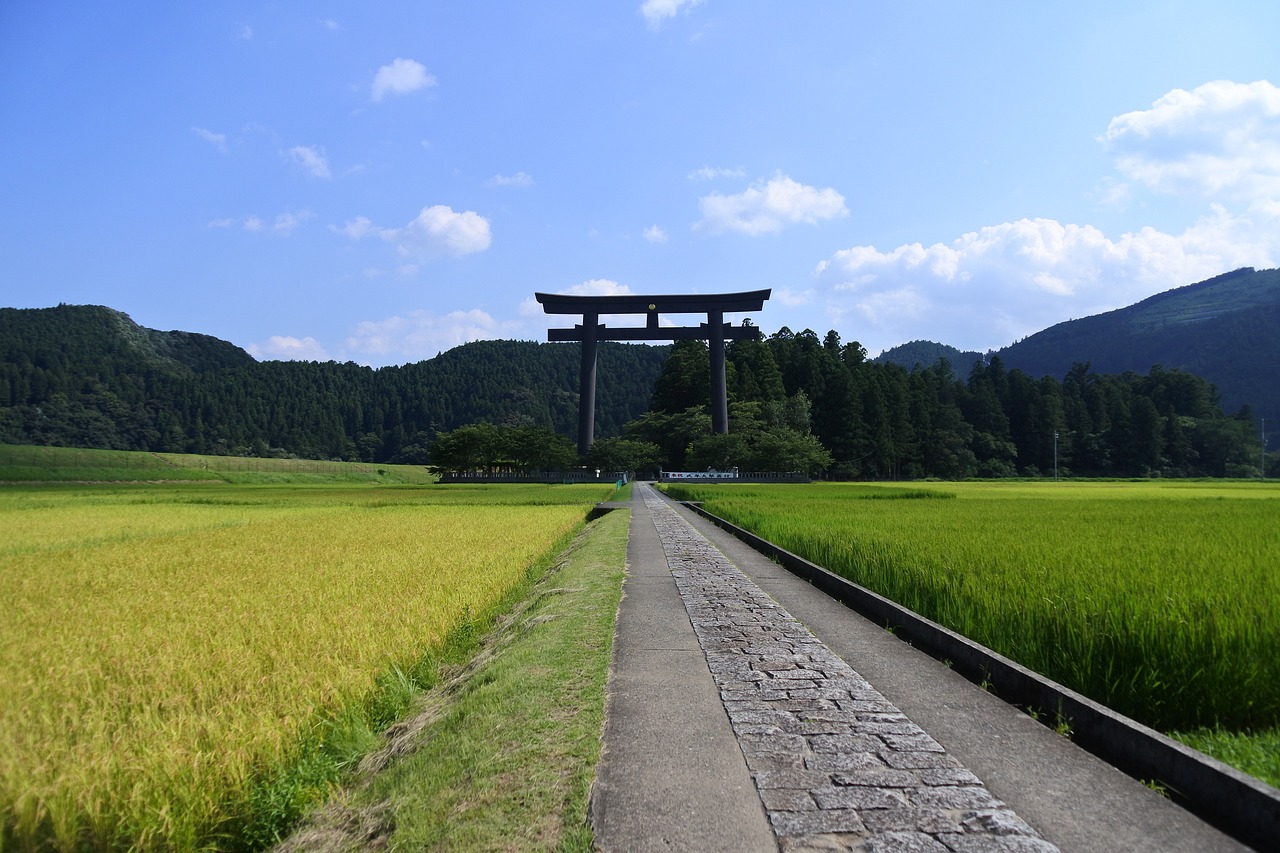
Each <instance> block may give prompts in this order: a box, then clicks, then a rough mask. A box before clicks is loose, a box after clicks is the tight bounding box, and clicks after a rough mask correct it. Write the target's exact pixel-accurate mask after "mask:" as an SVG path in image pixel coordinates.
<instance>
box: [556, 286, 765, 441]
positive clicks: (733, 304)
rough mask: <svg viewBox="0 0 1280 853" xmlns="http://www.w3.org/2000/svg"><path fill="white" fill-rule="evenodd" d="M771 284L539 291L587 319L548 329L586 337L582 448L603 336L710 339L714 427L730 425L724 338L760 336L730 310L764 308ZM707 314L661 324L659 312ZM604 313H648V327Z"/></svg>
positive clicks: (590, 433) (559, 335) (588, 436)
mask: <svg viewBox="0 0 1280 853" xmlns="http://www.w3.org/2000/svg"><path fill="white" fill-rule="evenodd" d="M770 292H771V291H770V290H752V291H747V292H744V293H718V294H711V295H708V296H701V295H687V294H686V295H679V296H635V295H627V296H561V295H558V294H554V293H535V294H534V297H535V298H536V299H537V300H538V302H540V303H542V308H543V310H544V311H546V312H547V313H548V314H579V315H581V317H582V322H581V323H579V324H577V325H575V326H574V327H573V328H572V329H548V330H547V340H548V341H581V342H582V373H581V375H580V376H579V378H578V381H579V391H580V393H579V397H578V452H579V453H580V454H582V455H584V456H585V455H586V453H587V451H588V450H590V449H591V444H592V442H593V441H595V429H596V426H595V425H596V350H597V349H598V344H599V342H600V341H690V340H701V341H708V342H709V343H710V347H711V429H712V430H713V431H715V432H718V433H727V432H728V431H729V398H728V393H727V390H726V388H725V375H724V342H725V341H727V340H728V341H739V340H757V339H759V337H760V330H759V329H758V328H756V327H755V326H747V325H742V326H734V325H731V324H729V323H726V322H725V321H724V315H725V314H726V313H729V312H737V311H759V310H760V309H761V308H763V307H764V302H765V300H766V299H768V298H769V294H770ZM704 311H705V312H706V314H707V322H705V323H702V324H701V325H699V326H670V327H667V328H661V327H659V326H658V315H659V314H660V313H667V314H701V313H703V312H704ZM601 314H644V315H646V317H647V318H648V319H647V322H646V323H645V325H644V326H643V327H639V328H634V327H623V328H616V329H610V328H607V327H606V326H604V325H603V324H602V323H600V315H601Z"/></svg>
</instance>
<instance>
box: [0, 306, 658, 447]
mask: <svg viewBox="0 0 1280 853" xmlns="http://www.w3.org/2000/svg"><path fill="white" fill-rule="evenodd" d="M668 349H669V348H668V347H652V346H636V345H627V344H616V343H604V344H601V346H600V352H599V367H598V374H599V382H598V385H597V407H598V409H597V416H596V429H597V433H598V434H599V435H605V436H607V435H615V434H617V433H618V432H620V431H621V429H622V425H623V424H624V423H626V422H627V421H630V420H632V419H634V418H636V417H638V416H640V415H641V414H643V413H644V411H645V410H646V409H647V408H648V406H649V400H650V397H651V395H652V392H653V385H654V382H655V381H656V379H657V376H658V373H659V371H660V370H661V367H662V362H663V360H664V359H665V357H666V352H667V350H668ZM0 355H2V356H3V361H2V363H0V441H4V442H8V443H31V444H59V445H66V446H72V447H106V448H116V449H126V450H157V451H159V450H164V451H186V452H198V453H232V452H236V453H248V454H255V455H267V454H272V453H275V454H281V453H290V454H295V455H298V456H307V457H312V458H339V459H364V460H368V461H391V460H398V461H425V448H426V446H427V445H428V443H429V442H430V441H431V439H432V438H434V436H435V434H436V433H437V432H439V431H442V430H450V429H453V428H455V427H458V426H462V425H464V424H469V423H474V422H478V421H489V422H493V423H503V424H511V425H533V426H545V427H549V428H552V429H555V430H556V431H557V432H560V433H563V434H565V435H568V436H570V438H573V439H575V440H576V435H575V433H576V430H577V411H578V398H577V388H578V385H577V376H578V370H579V362H580V357H581V356H580V349H579V346H578V345H577V344H539V343H534V342H528V341H481V342H477V343H471V344H465V345H463V346H461V347H457V348H455V349H453V350H450V351H448V352H445V353H442V354H441V355H439V356H437V357H436V358H434V359H431V360H429V361H423V362H419V363H417V364H409V365H404V366H401V367H385V368H380V369H377V370H374V369H372V368H368V367H362V366H360V365H357V364H354V363H351V362H347V363H345V364H339V363H336V362H324V363H316V362H296V361H288V362H282V361H266V362H261V363H259V362H257V361H255V360H254V359H253V358H252V357H251V356H250V355H249V354H248V353H246V352H245V351H244V350H241V349H239V348H238V347H236V346H234V345H232V344H229V343H226V342H224V341H220V340H217V339H216V338H211V337H208V336H206V335H193V334H189V333H186V332H157V331H154V330H151V329H144V328H142V327H140V326H138V325H137V324H135V323H133V321H132V320H130V319H129V318H128V317H127V316H126V315H124V314H121V313H120V312H118V311H113V310H111V309H109V308H102V307H97V306H77V305H61V306H58V307H56V308H43V309H12V308H9V309H0Z"/></svg>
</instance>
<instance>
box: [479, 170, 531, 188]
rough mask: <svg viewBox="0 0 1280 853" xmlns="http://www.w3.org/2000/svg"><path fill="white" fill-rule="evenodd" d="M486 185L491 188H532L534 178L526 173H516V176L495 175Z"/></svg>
mask: <svg viewBox="0 0 1280 853" xmlns="http://www.w3.org/2000/svg"><path fill="white" fill-rule="evenodd" d="M485 184H486V185H488V186H491V187H521V188H524V187H531V186H533V178H531V177H529V176H528V175H526V174H525V173H524V172H516V173H515V174H514V175H494V176H493V177H492V178H490V179H489V180H487V181H485Z"/></svg>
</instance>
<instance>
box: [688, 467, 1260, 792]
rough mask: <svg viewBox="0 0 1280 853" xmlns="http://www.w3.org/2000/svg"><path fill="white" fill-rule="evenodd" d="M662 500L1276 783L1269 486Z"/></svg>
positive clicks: (966, 486) (1151, 485) (946, 486)
mask: <svg viewBox="0 0 1280 853" xmlns="http://www.w3.org/2000/svg"><path fill="white" fill-rule="evenodd" d="M667 492H668V494H670V495H671V496H673V497H677V498H680V499H686V500H700V501H704V502H705V506H706V508H707V509H708V510H709V511H710V512H712V513H715V514H716V515H719V516H722V517H724V518H726V519H728V520H730V521H732V522H734V523H736V524H739V525H741V526H743V527H746V528H749V529H750V530H752V531H754V532H755V533H757V534H759V535H761V536H763V537H765V538H766V539H769V540H770V541H772V542H774V543H776V544H778V545H780V546H782V547H784V548H786V549H788V550H790V551H793V552H795V553H797V554H800V555H802V556H804V557H806V558H808V559H809V560H811V561H813V562H815V563H818V564H819V565H822V566H824V567H826V568H828V569H830V570H831V571H834V572H837V573H839V574H841V575H844V576H845V577H848V578H850V579H851V580H853V581H855V582H857V583H859V584H861V585H863V586H865V587H868V588H870V589H872V590H874V591H876V592H878V593H880V594H882V595H885V596H886V597H888V598H890V599H893V600H894V601H897V602H898V603H900V604H902V605H904V606H906V607H908V608H910V609H912V610H914V611H916V612H917V613H920V614H922V615H924V616H927V617H928V618H930V619H933V620H935V621H937V622H940V623H941V624H943V625H946V626H947V627H949V628H951V629H953V630H955V631H958V632H959V633H961V634H964V635H965V636H967V637H970V638H971V639H973V640H976V641H977V642H979V643H982V644H983V645H986V646H988V647H990V648H992V649H995V650H996V651H998V652H1000V653H1002V654H1004V655H1006V656H1008V657H1010V658H1012V659H1014V660H1016V661H1018V662H1019V663H1021V664H1023V665H1025V666H1027V667H1029V668H1031V669H1033V670H1036V671H1037V672H1040V673H1042V674H1043V675H1046V676H1048V677H1050V678H1052V679H1054V680H1056V681H1059V682H1061V683H1063V684H1065V685H1067V686H1069V687H1071V688H1073V689H1075V690H1077V691H1079V692H1081V693H1084V694H1085V695H1087V696H1090V697H1091V698H1093V699H1095V700H1097V701H1099V702H1102V703H1104V704H1106V705H1108V706H1109V707H1111V708H1114V709H1116V710H1118V711H1120V712H1122V713H1124V714H1126V715H1128V716H1130V717H1132V718H1134V719H1137V720H1139V721H1141V722H1143V723H1146V724H1147V725H1150V726H1152V727H1153V728H1156V729H1159V730H1162V731H1165V732H1171V733H1175V734H1176V736H1178V737H1180V738H1182V739H1184V740H1187V741H1188V742H1189V743H1191V744H1192V745H1193V746H1196V747H1197V748H1199V749H1202V750H1205V751H1207V752H1210V753H1211V754H1214V753H1215V752H1216V753H1217V754H1218V757H1220V758H1222V760H1224V761H1228V762H1229V763H1233V764H1236V765H1237V766H1239V767H1241V769H1243V770H1245V771H1246V772H1250V773H1253V774H1254V775H1258V776H1260V777H1262V778H1264V779H1266V780H1268V781H1270V783H1271V784H1273V785H1280V749H1277V745H1278V744H1280V737H1277V734H1278V733H1280V484H1274V483H1245V482H1222V481H1216V482H1209V481H1196V482H1146V481H1144V482H1071V481H1062V482H984V483H978V482H973V483H927V484H920V485H918V486H916V485H912V486H906V485H850V484H814V485H796V486H792V485H768V486H757V485H745V484H744V485H707V486H703V485H697V486H695V485H688V486H686V485H680V486H668V487H667Z"/></svg>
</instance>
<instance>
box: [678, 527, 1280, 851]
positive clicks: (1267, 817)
mask: <svg viewBox="0 0 1280 853" xmlns="http://www.w3.org/2000/svg"><path fill="white" fill-rule="evenodd" d="M681 503H682V505H684V506H686V507H688V508H689V509H691V510H693V511H694V512H696V513H697V514H698V515H700V516H702V517H703V518H706V519H707V520H708V521H710V522H711V523H713V524H715V525H716V526H717V527H720V528H721V529H723V530H725V531H726V532H728V533H731V534H732V535H733V536H735V537H737V538H738V539H740V540H742V541H743V542H744V543H746V544H747V545H749V546H750V547H752V548H754V549H755V550H757V551H759V552H760V553H762V554H764V555H765V556H767V557H769V558H770V559H772V560H774V561H775V562H777V563H779V564H780V565H781V566H783V568H785V569H787V570H788V571H790V572H791V573H793V574H795V575H797V576H798V577H800V578H803V579H804V580H806V581H808V582H809V583H811V584H812V585H813V586H814V587H816V588H817V589H820V590H821V591H822V592H824V593H826V594H827V595H830V596H831V597H832V598H835V599H836V600H837V601H840V602H841V603H843V604H845V605H846V606H847V607H849V608H850V609H852V610H854V611H856V612H858V613H860V614H861V615H863V616H864V617H866V618H868V619H871V620H873V621H875V622H877V623H878V624H881V625H884V626H886V627H891V628H893V630H894V633H895V635H896V636H898V637H899V638H900V639H902V640H904V641H905V642H907V643H910V644H911V645H912V646H914V647H915V648H917V649H919V650H920V651H922V652H924V653H926V654H928V655H930V656H931V657H934V658H938V659H941V660H948V661H950V662H951V666H952V668H953V669H954V670H955V671H956V672H957V673H960V674H961V675H964V676H965V677H966V678H968V679H969V680H971V681H973V682H975V683H985V684H988V685H989V686H990V688H991V690H992V692H994V693H995V694H996V695H997V696H999V697H1000V698H1001V699H1003V700H1004V701H1006V702H1008V703H1009V704H1013V705H1017V706H1021V707H1025V708H1035V709H1037V710H1039V711H1042V712H1044V713H1046V714H1047V715H1049V716H1050V718H1052V715H1054V714H1060V715H1061V716H1062V717H1064V718H1066V719H1068V720H1070V723H1071V728H1072V735H1071V739H1072V741H1073V742H1074V743H1076V744H1078V745H1079V746H1080V747H1081V748H1083V749H1085V750H1087V751H1089V752H1091V753H1093V754H1094V755H1096V756H1097V757H1099V758H1101V759H1102V760H1104V761H1106V762H1108V763H1109V764H1112V765H1113V766H1115V767H1116V768H1117V769H1119V770H1121V771H1123V772H1125V773H1127V774H1128V775H1130V776H1132V777H1134V778H1135V779H1138V780H1140V781H1147V780H1158V781H1159V782H1160V783H1161V784H1163V785H1165V786H1166V787H1167V788H1168V790H1169V793H1170V796H1171V797H1172V798H1173V799H1174V800H1175V802H1178V803H1179V805H1181V806H1182V807H1183V808H1185V809H1187V810H1188V811H1190V812H1192V813H1193V814H1195V815H1197V816H1198V817H1200V818H1201V819H1202V820H1204V821H1205V822H1206V823H1209V824H1210V825H1212V826H1214V827H1216V828H1217V829H1219V830H1221V831H1222V832H1224V833H1226V834H1227V835H1230V836H1232V837H1233V838H1235V839H1236V840H1238V841H1240V842H1242V843H1244V844H1247V845H1249V846H1251V847H1254V848H1256V849H1259V850H1270V849H1275V844H1276V839H1278V838H1280V790H1277V789H1275V788H1272V787H1271V786H1270V785H1267V784H1265V783H1263V782H1261V781H1259V780H1258V779H1255V778H1254V777H1252V776H1249V775H1247V774H1245V773H1242V772H1240V771H1239V770H1236V769H1235V768H1233V767H1230V766H1228V765H1226V764H1223V763H1222V762H1220V761H1217V760H1216V759H1213V758H1210V757H1209V756H1207V755H1205V754H1203V753H1201V752H1198V751H1197V750H1194V749H1191V748H1190V747H1188V746H1186V745H1185V744H1181V743H1178V742H1177V741H1175V740H1172V739H1171V738H1169V737H1166V736H1165V735H1162V734H1160V733H1159V732H1157V731H1155V730H1154V729H1151V728H1148V727H1147V726H1144V725H1142V724H1141V723H1138V722H1137V721H1135V720H1132V719H1129V718H1128V717H1125V716H1123V715H1121V714H1117V713H1116V712H1114V711H1112V710H1111V709H1109V708H1107V707H1105V706H1103V705H1100V704H1098V703H1097V702H1094V701H1093V700H1092V699H1089V698H1088V697H1086V696H1083V695H1081V694H1079V693H1076V692H1074V691H1072V690H1070V689H1069V688H1067V687H1064V686H1063V685H1061V684H1058V683H1057V682H1054V681H1052V680H1050V679H1048V678H1045V677H1044V676H1041V675H1039V674H1038V673H1035V672H1032V671H1031V670H1029V669H1026V668H1025V667H1022V666H1019V665H1018V664H1017V663H1015V662H1013V661H1011V660H1009V659H1008V658H1006V657H1004V656H1002V655H1000V654H998V653H997V652H995V651H992V650H991V649H988V648H986V647H985V646H982V645H980V644H978V643H975V642H973V641H972V640H969V639H968V638H966V637H963V636H961V635H959V634H957V633H955V632H954V631H951V630H949V629H947V628H945V627H943V626H942V625H939V624H938V623H936V622H932V621H930V620H928V619H925V618H924V617H922V616H920V615H919V614H917V613H914V612H913V611H911V610H908V609H906V608H904V607H901V606H900V605H898V604H895V603H894V602H892V601H890V600H889V599H887V598H884V597H883V596H881V595H878V594H877V593H874V592H872V591H871V590H869V589H866V588H865V587H862V586H859V585H858V584H855V583H853V582H852V581H849V580H847V579H845V578H843V577H840V576H839V575H836V574H834V573H832V572H830V571H828V570H826V569H824V568H822V567H821V566H819V565H817V564H816V563H811V562H809V561H808V560H805V559H804V558H803V557H800V556H799V555H797V554H794V553H792V552H790V551H787V550H786V549H784V548H780V547H778V546H777V545H774V544H773V543H772V542H769V541H768V540H766V539H763V538H761V537H759V536H756V535H755V534H754V533H751V532H750V531H748V530H745V529H743V528H741V527H738V526H737V525H734V524H732V523H730V522H729V521H727V520H725V519H723V518H720V517H718V516H716V515H714V514H712V513H710V512H707V511H706V510H705V509H704V508H703V507H702V506H701V505H700V504H698V503H697V502H681Z"/></svg>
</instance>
